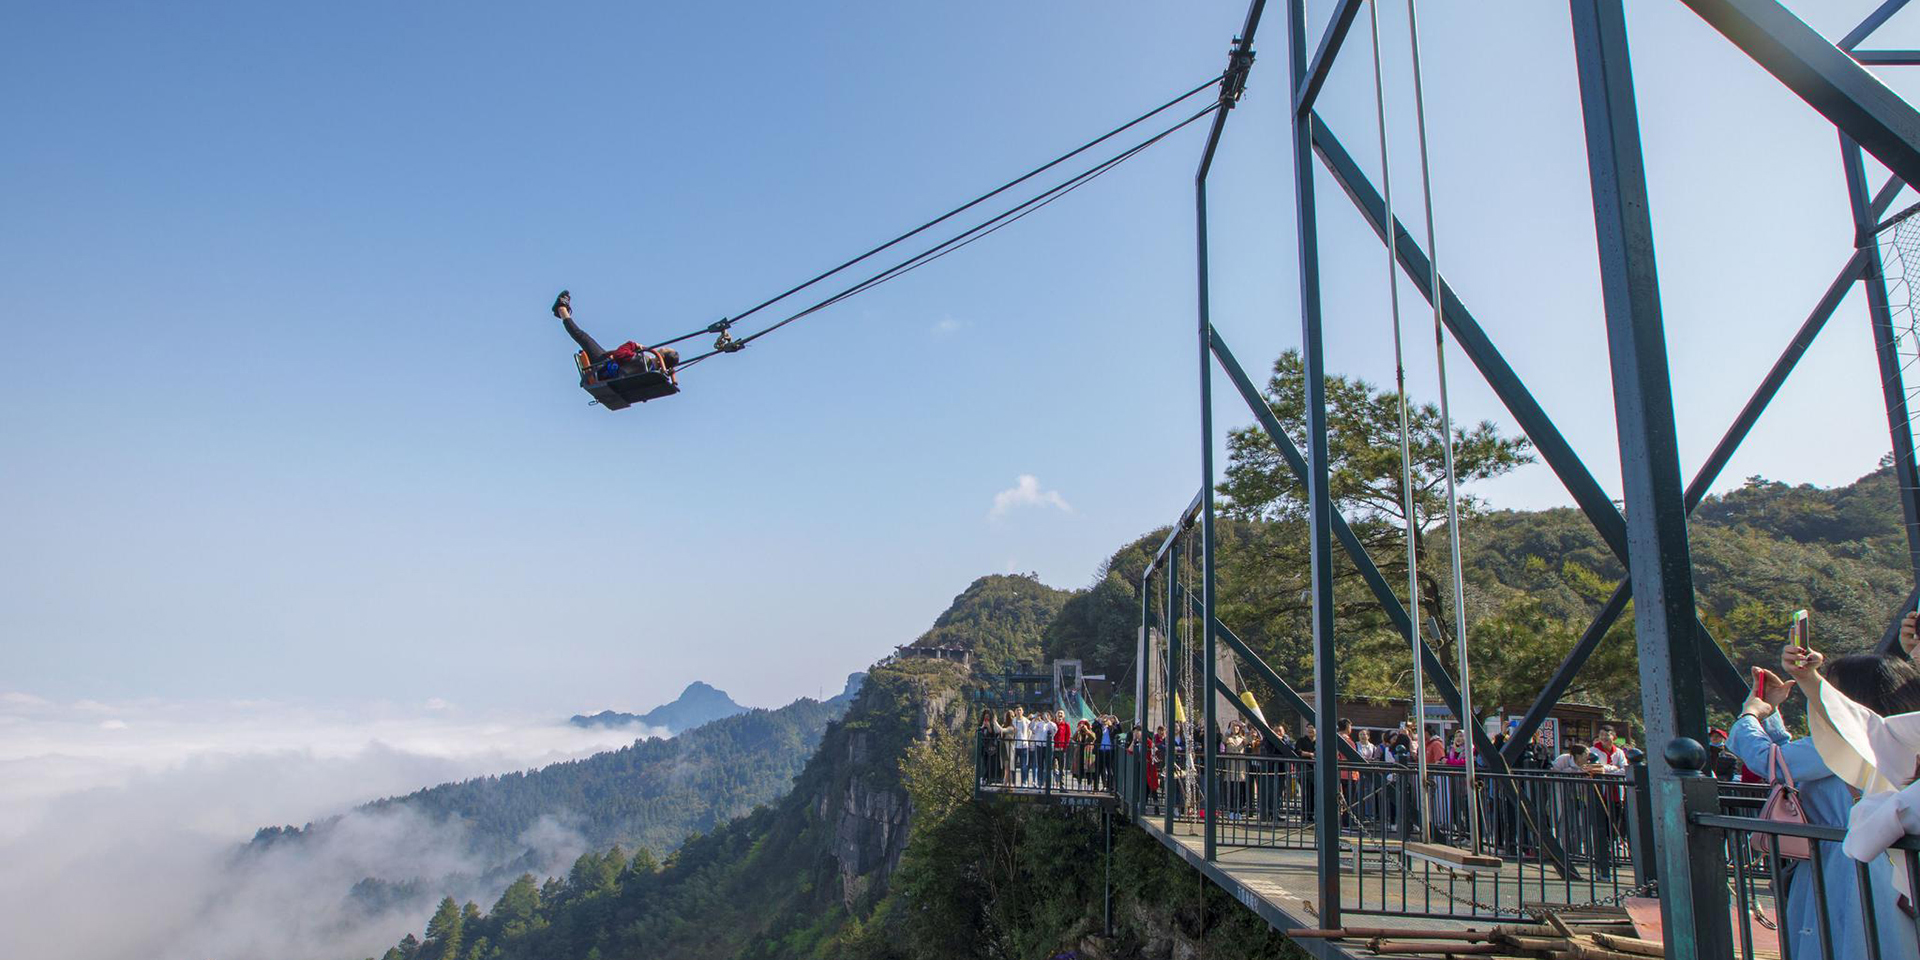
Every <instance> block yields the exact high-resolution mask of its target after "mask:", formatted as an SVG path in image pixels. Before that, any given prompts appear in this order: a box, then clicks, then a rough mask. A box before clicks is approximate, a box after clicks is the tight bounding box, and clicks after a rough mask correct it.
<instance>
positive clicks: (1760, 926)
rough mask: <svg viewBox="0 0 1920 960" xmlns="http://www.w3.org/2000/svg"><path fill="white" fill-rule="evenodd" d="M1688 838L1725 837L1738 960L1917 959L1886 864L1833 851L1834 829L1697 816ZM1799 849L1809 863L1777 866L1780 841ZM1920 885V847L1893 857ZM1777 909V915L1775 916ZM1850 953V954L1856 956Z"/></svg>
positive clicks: (1908, 842)
mask: <svg viewBox="0 0 1920 960" xmlns="http://www.w3.org/2000/svg"><path fill="white" fill-rule="evenodd" d="M1688 822H1689V824H1690V826H1692V827H1693V828H1695V829H1699V830H1705V831H1713V832H1718V833H1720V834H1722V835H1723V837H1724V847H1725V849H1727V850H1728V851H1730V853H1731V854H1732V855H1730V856H1729V857H1728V863H1727V867H1726V869H1727V874H1728V876H1727V883H1728V889H1729V891H1730V894H1731V897H1732V900H1733V909H1732V911H1730V913H1729V914H1728V920H1727V923H1728V925H1729V927H1730V928H1731V933H1732V938H1731V939H1732V942H1733V945H1734V950H1735V955H1736V956H1738V957H1739V958H1740V960H1755V958H1756V957H1767V956H1777V957H1780V958H1782V960H1896V958H1910V957H1913V956H1915V955H1916V952H1915V951H1916V947H1915V944H1916V943H1920V913H1916V912H1914V910H1913V909H1912V904H1911V903H1910V902H1906V901H1903V899H1902V898H1901V896H1900V894H1899V891H1898V890H1897V889H1896V888H1895V887H1894V884H1893V880H1892V876H1891V873H1892V871H1891V863H1890V861H1889V859H1888V858H1884V857H1883V858H1881V859H1880V860H1878V861H1876V862H1875V863H1872V864H1867V863H1861V862H1859V861H1857V860H1853V859H1851V858H1849V857H1847V856H1846V855H1845V854H1844V853H1843V852H1842V851H1841V850H1840V849H1839V847H1840V843H1841V841H1842V840H1844V839H1845V838H1846V830H1845V829H1844V828H1842V827H1830V826H1810V825H1805V824H1788V823H1780V822H1777V821H1771V820H1759V819H1755V818H1753V817H1742V816H1728V815H1726V814H1716V813H1695V814H1693V815H1691V816H1690V817H1688ZM1788 837H1795V838H1802V839H1805V840H1806V841H1807V842H1808V844H1809V845H1810V848H1811V849H1810V851H1809V852H1810V853H1811V854H1812V855H1811V856H1810V857H1808V858H1806V859H1794V858H1791V857H1786V856H1782V845H1781V840H1782V838H1788ZM1891 855H1892V857H1897V858H1899V859H1900V860H1901V861H1903V862H1904V863H1905V865H1906V869H1907V874H1908V876H1915V877H1920V837H1911V836H1910V837H1907V838H1905V839H1903V840H1901V841H1900V842H1898V843H1897V844H1895V845H1894V849H1893V851H1892V853H1891ZM1782 904H1784V905H1785V908H1784V909H1783V908H1782ZM1856 949H1857V950H1858V951H1859V952H1858V953H1855V952H1854V951H1855V950H1856Z"/></svg>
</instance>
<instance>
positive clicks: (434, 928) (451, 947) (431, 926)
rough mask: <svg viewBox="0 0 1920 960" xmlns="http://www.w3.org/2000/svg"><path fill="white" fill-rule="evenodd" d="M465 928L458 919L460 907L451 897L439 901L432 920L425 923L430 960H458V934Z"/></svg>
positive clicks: (459, 918)
mask: <svg viewBox="0 0 1920 960" xmlns="http://www.w3.org/2000/svg"><path fill="white" fill-rule="evenodd" d="M464 927H465V923H463V922H462V920H461V917H460V905H459V904H457V903H454V902H453V898H452V897H445V898H443V899H441V901H440V906H439V908H438V909H436V910H434V911H433V919H431V920H428V921H427V944H428V946H429V947H430V948H431V950H432V952H431V953H429V954H428V957H429V958H431V960H459V957H460V934H461V932H462V929H463V928H464Z"/></svg>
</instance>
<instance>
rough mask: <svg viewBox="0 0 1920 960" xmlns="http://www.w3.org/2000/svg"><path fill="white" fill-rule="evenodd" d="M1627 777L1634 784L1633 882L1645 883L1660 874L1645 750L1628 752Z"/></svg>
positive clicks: (1630, 830)
mask: <svg viewBox="0 0 1920 960" xmlns="http://www.w3.org/2000/svg"><path fill="white" fill-rule="evenodd" d="M1627 779H1628V780H1630V781H1632V783H1633V805H1632V806H1630V807H1628V808H1627V814H1628V817H1629V818H1630V819H1629V823H1628V827H1627V853H1628V858H1629V859H1630V860H1631V861H1632V863H1633V876H1634V882H1635V883H1637V884H1641V885H1645V884H1647V883H1649V882H1651V881H1653V880H1655V879H1657V878H1658V877H1659V867H1658V866H1657V864H1658V863H1659V858H1658V857H1655V856H1654V855H1653V778H1652V777H1651V776H1649V775H1648V773H1647V755H1646V754H1645V753H1642V752H1641V751H1639V750H1629V751H1627ZM1716 806H1717V801H1716ZM1715 812H1718V811H1717V809H1716V811H1715Z"/></svg>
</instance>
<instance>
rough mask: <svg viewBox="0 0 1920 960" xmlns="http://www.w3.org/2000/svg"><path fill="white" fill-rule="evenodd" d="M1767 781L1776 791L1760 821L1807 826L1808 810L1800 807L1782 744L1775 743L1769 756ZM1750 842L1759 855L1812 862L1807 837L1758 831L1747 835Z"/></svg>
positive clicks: (1773, 791) (1765, 804)
mask: <svg viewBox="0 0 1920 960" xmlns="http://www.w3.org/2000/svg"><path fill="white" fill-rule="evenodd" d="M1767 780H1768V782H1770V783H1772V784H1773V789H1771V790H1768V791H1767V802H1766V803H1764V804H1762V805H1761V807H1760V814H1759V816H1758V817H1757V819H1760V820H1766V821H1769V822H1772V823H1791V824H1794V825H1797V826H1802V827H1804V826H1806V825H1807V811H1806V809H1805V808H1804V807H1802V806H1801V804H1800V790H1799V788H1798V787H1795V786H1794V785H1793V771H1791V770H1789V769H1787V761H1786V759H1785V758H1783V757H1781V755H1780V745H1779V744H1774V745H1773V747H1772V748H1771V749H1770V751H1769V752H1768V754H1767ZM1747 842H1748V844H1749V845H1751V846H1752V847H1753V849H1754V851H1755V852H1756V853H1761V854H1766V853H1774V854H1776V855H1777V856H1780V857H1784V858H1786V859H1789V860H1811V859H1813V841H1812V840H1809V839H1807V838H1806V837H1782V836H1778V835H1775V834H1767V833H1758V832H1756V833H1752V834H1749V835H1748V837H1747Z"/></svg>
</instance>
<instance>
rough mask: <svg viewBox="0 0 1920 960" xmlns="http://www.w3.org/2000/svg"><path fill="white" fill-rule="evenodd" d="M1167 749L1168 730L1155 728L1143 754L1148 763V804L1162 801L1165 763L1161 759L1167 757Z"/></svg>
mask: <svg viewBox="0 0 1920 960" xmlns="http://www.w3.org/2000/svg"><path fill="white" fill-rule="evenodd" d="M1166 749H1167V728H1166V727H1155V728H1153V735H1152V736H1150V737H1148V738H1147V742H1146V750H1145V751H1144V752H1143V754H1142V755H1143V756H1145V757H1146V762H1147V800H1148V802H1152V801H1155V800H1158V799H1160V764H1161V763H1163V762H1164V761H1163V760H1162V759H1161V757H1162V756H1164V755H1165V752H1166Z"/></svg>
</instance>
